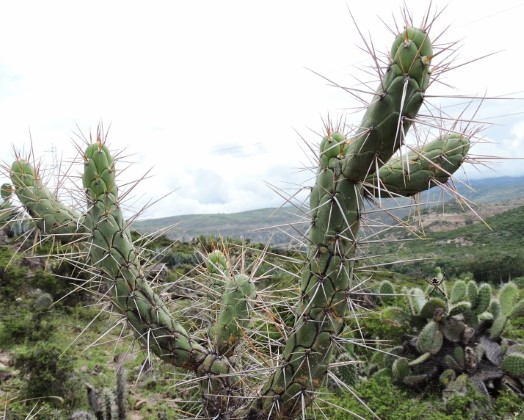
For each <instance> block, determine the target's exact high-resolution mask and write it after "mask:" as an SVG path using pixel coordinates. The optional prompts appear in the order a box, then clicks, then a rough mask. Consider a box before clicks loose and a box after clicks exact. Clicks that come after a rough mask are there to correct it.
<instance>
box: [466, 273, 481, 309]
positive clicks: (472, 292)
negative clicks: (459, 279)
mask: <svg viewBox="0 0 524 420" xmlns="http://www.w3.org/2000/svg"><path fill="white" fill-rule="evenodd" d="M478 293H479V289H478V286H477V283H475V280H470V281H468V283H467V284H466V296H467V297H468V300H469V301H470V302H471V307H472V308H473V307H475V306H476V304H477V298H478Z"/></svg>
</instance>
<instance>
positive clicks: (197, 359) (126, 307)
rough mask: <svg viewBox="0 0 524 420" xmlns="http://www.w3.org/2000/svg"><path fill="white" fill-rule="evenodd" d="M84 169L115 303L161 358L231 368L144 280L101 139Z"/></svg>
mask: <svg viewBox="0 0 524 420" xmlns="http://www.w3.org/2000/svg"><path fill="white" fill-rule="evenodd" d="M84 169H85V172H84V174H83V177H82V182H83V185H84V186H85V188H86V196H87V199H88V213H87V214H86V218H85V221H86V222H85V223H86V229H87V231H88V233H90V235H91V237H92V246H91V247H90V259H91V261H92V263H93V265H95V266H96V267H98V268H99V269H100V270H101V272H102V273H103V278H104V279H106V281H107V285H108V289H109V291H110V295H111V300H112V302H113V305H114V307H115V308H116V309H117V310H118V311H119V312H120V313H122V314H124V315H126V317H127V319H128V322H129V324H130V325H131V328H132V329H133V331H134V333H135V335H136V337H137V338H138V340H139V341H140V342H141V343H142V344H143V345H144V346H145V347H147V348H148V349H149V350H150V351H152V352H153V353H155V354H156V355H157V356H158V357H159V358H161V359H162V360H164V361H166V362H168V363H171V364H173V365H175V366H180V367H185V368H187V369H190V370H194V371H196V372H197V373H200V374H206V373H217V374H224V372H229V369H230V368H229V367H228V366H227V365H226V364H225V363H224V362H222V361H220V360H216V359H217V358H218V356H216V355H209V354H208V352H207V351H206V350H205V349H204V348H203V347H202V346H200V345H199V344H196V343H194V342H193V341H192V340H191V338H190V337H189V334H188V333H187V332H186V330H185V329H184V328H183V327H182V326H181V325H180V324H178V323H177V322H175V321H174V320H173V318H172V317H171V315H170V313H169V311H168V309H167V308H166V306H165V304H164V303H163V301H162V300H161V299H160V298H159V297H158V296H157V295H156V294H155V293H154V292H153V291H152V289H151V287H150V286H149V285H148V283H147V282H146V280H145V279H144V274H143V271H142V269H141V267H140V262H139V258H138V254H137V252H135V250H134V248H133V245H132V241H131V235H130V232H129V229H128V226H127V225H126V222H125V221H124V218H123V216H122V211H121V210H120V207H119V205H118V191H117V187H116V183H115V179H114V177H115V173H114V172H115V171H114V163H113V159H112V157H111V155H110V153H109V150H108V149H107V147H106V146H105V145H104V144H102V142H101V141H100V140H98V142H97V143H96V144H91V145H89V146H88V147H87V149H86V152H85V154H84ZM210 358H211V359H212V360H213V361H215V362H216V363H212V362H211V361H210ZM224 380H226V381H227V379H225V378H224Z"/></svg>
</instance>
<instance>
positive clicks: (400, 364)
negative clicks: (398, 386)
mask: <svg viewBox="0 0 524 420" xmlns="http://www.w3.org/2000/svg"><path fill="white" fill-rule="evenodd" d="M391 371H392V373H393V380H394V381H395V382H397V383H402V382H403V381H404V378H405V377H406V376H408V375H411V374H412V372H411V368H410V367H409V361H408V359H406V358H405V357H400V358H398V359H396V360H395V361H394V362H393V366H392V367H391Z"/></svg>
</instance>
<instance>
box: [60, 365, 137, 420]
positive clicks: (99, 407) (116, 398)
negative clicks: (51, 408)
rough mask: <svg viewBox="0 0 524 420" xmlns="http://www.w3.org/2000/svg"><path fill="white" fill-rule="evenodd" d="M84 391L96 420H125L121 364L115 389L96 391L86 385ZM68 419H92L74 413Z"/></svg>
mask: <svg viewBox="0 0 524 420" xmlns="http://www.w3.org/2000/svg"><path fill="white" fill-rule="evenodd" d="M86 390H87V401H88V403H89V406H90V407H91V410H93V412H94V414H95V417H96V419H97V420H125V419H126V418H127V416H126V413H127V401H126V399H127V385H126V372H125V369H124V367H123V365H122V363H119V364H118V366H117V370H116V386H115V389H112V388H108V387H105V388H102V389H101V390H97V389H96V388H94V387H93V386H91V385H89V384H86ZM70 418H71V419H73V418H74V419H90V418H94V417H93V416H92V415H91V413H87V412H76V413H74V414H73V415H72V416H71V417H70Z"/></svg>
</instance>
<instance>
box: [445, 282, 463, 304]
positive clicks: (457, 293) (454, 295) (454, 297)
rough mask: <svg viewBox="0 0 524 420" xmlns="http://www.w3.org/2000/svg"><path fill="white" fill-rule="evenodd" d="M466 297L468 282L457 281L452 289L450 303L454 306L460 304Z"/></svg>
mask: <svg viewBox="0 0 524 420" xmlns="http://www.w3.org/2000/svg"><path fill="white" fill-rule="evenodd" d="M465 296H466V282H465V281H464V280H457V281H456V282H455V283H454V284H453V287H452V289H451V295H450V297H449V303H451V304H454V303H457V302H460V301H461V300H462V299H464V297H465Z"/></svg>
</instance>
